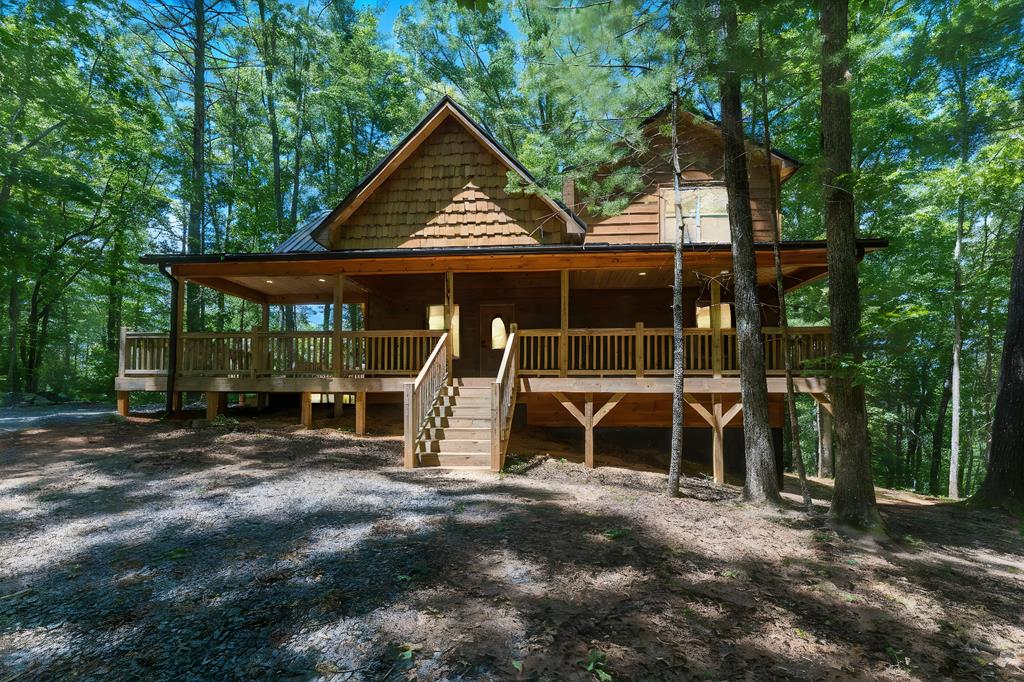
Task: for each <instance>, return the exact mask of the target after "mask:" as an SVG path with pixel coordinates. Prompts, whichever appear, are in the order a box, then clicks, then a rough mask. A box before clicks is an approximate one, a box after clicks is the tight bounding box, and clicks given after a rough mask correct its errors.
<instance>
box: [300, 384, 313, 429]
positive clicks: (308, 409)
mask: <svg viewBox="0 0 1024 682" xmlns="http://www.w3.org/2000/svg"><path fill="white" fill-rule="evenodd" d="M301 396H302V397H301V401H302V402H301V404H300V408H299V422H300V423H301V424H302V425H303V426H304V427H305V428H307V429H311V428H313V394H312V393H310V392H308V391H303V392H302V394H301Z"/></svg>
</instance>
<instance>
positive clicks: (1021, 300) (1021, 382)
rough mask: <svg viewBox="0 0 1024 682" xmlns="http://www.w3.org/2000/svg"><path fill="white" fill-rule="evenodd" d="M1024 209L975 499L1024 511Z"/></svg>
mask: <svg viewBox="0 0 1024 682" xmlns="http://www.w3.org/2000/svg"><path fill="white" fill-rule="evenodd" d="M1022 414H1024V209H1022V210H1021V215H1020V224H1019V226H1018V229H1017V249H1016V254H1015V256H1014V259H1013V270H1012V271H1011V275H1010V303H1009V307H1008V310H1007V317H1006V336H1005V337H1004V338H1003V360H1002V364H1001V366H1000V371H999V387H998V389H997V393H996V407H995V416H994V417H993V421H992V445H991V446H990V447H989V453H988V474H987V475H986V476H985V481H984V483H982V484H981V488H980V489H979V490H978V494H977V495H976V496H975V497H976V499H978V500H979V501H982V502H984V503H985V504H992V505H996V506H1000V507H1004V508H1006V509H1009V510H1011V511H1014V512H1017V513H1019V512H1021V511H1022V510H1024V419H1021V415H1022Z"/></svg>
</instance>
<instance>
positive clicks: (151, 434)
mask: <svg viewBox="0 0 1024 682" xmlns="http://www.w3.org/2000/svg"><path fill="white" fill-rule="evenodd" d="M161 429H162V427H158V426H153V427H149V428H142V429H139V430H138V431H124V432H120V431H116V430H115V431H116V433H119V434H121V435H119V436H117V438H122V439H123V440H125V441H126V444H123V449H122V450H121V451H120V452H111V451H108V450H107V448H110V447H111V446H110V439H109V438H112V437H108V440H104V441H97V442H95V443H94V445H95V448H96V450H101V451H102V452H97V451H94V450H91V449H90V448H89V447H84V446H82V447H80V446H76V448H78V449H77V450H76V452H75V453H74V454H68V453H65V452H58V453H56V454H53V457H55V458H56V459H57V460H58V463H59V464H60V465H62V466H63V465H70V466H72V467H74V471H75V472H76V473H78V474H80V475H81V476H82V477H83V478H84V479H86V482H84V483H83V484H82V485H86V484H87V481H88V480H89V477H95V478H97V479H100V480H106V479H107V477H115V478H116V479H117V481H118V484H117V486H116V488H115V489H114V490H109V491H107V492H108V493H109V494H110V495H111V498H112V499H111V500H110V501H104V500H103V494H105V493H104V492H103V491H99V489H98V488H97V489H90V488H88V487H87V485H86V487H87V489H85V490H81V491H79V490H76V489H75V488H69V489H66V490H62V491H61V492H60V496H59V497H58V498H56V499H49V500H48V499H43V498H45V496H46V495H47V494H48V493H47V492H46V491H47V490H48V488H46V487H45V486H44V487H43V488H36V489H33V488H31V487H28V488H26V487H23V486H22V485H21V484H18V485H16V486H15V488H16V491H17V492H16V494H17V495H22V496H28V497H32V498H33V499H34V501H36V502H38V504H39V508H40V509H41V510H42V515H41V516H40V517H37V519H36V520H37V521H39V522H40V524H41V525H40V527H38V528H34V529H31V531H30V532H29V534H28V537H27V538H25V537H22V536H21V533H20V531H17V532H10V533H9V532H8V531H7V530H4V529H0V543H2V545H0V546H3V547H5V548H9V547H11V546H14V545H16V544H17V542H16V541H18V540H26V539H28V540H32V539H38V540H39V541H40V542H47V543H49V546H48V550H47V551H46V552H41V553H39V554H37V555H35V556H34V559H35V561H34V563H33V562H27V563H25V564H23V567H22V568H19V569H14V570H9V569H7V568H4V570H3V573H2V578H0V580H2V582H0V598H3V599H4V601H3V602H0V603H2V604H3V606H4V608H3V610H2V611H0V665H3V666H5V667H6V668H7V671H8V672H10V674H11V675H15V676H18V675H23V676H25V677H88V676H106V677H112V678H120V679H129V678H135V677H143V678H149V679H152V678H161V679H182V678H190V677H198V678H222V679H235V678H237V679H253V678H275V679H280V678H289V677H291V678H295V679H311V678H315V677H326V678H335V679H339V680H345V679H352V678H354V679H374V680H377V679H394V680H397V679H404V677H405V675H406V674H407V673H415V674H416V675H418V676H419V677H420V679H437V678H448V679H515V678H522V679H543V680H548V679H560V680H562V679H566V680H572V679H579V680H592V679H595V673H594V672H593V671H594V670H601V671H603V672H605V673H607V674H609V675H612V676H614V677H615V678H616V679H645V680H648V679H666V680H669V679H672V680H675V679H688V678H712V679H722V678H731V677H753V678H755V679H758V678H760V679H763V678H768V677H771V678H779V679H819V678H822V677H837V676H838V677H846V676H849V677H855V676H860V675H864V674H868V675H869V676H870V675H871V674H877V673H880V672H885V673H886V674H891V675H892V676H897V677H898V676H900V675H904V674H907V675H909V674H913V675H916V676H922V677H935V676H963V675H967V674H980V673H982V672H990V671H991V668H988V669H986V668H985V667H984V665H983V664H982V663H979V662H978V660H977V652H978V645H979V644H983V642H979V641H978V640H977V638H976V636H975V635H974V634H973V633H972V632H965V631H961V630H956V628H952V629H951V628H946V629H943V628H942V627H938V628H936V627H935V626H934V623H935V622H938V621H942V622H948V623H958V622H960V621H959V618H960V616H961V615H962V614H961V613H960V608H961V607H960V606H959V605H958V604H950V603H948V602H945V601H939V600H938V596H939V595H941V594H942V593H943V591H946V590H948V589H949V584H948V583H949V578H950V577H949V576H947V575H943V574H941V573H935V572H934V571H933V570H932V569H934V567H935V566H936V565H937V564H936V561H935V560H934V559H933V558H932V557H930V555H928V554H926V553H925V552H924V551H921V552H919V553H918V554H913V553H908V552H903V550H902V549H900V551H899V552H892V551H888V550H885V549H884V548H883V549H881V550H878V552H876V553H875V554H872V555H871V556H869V557H868V558H867V559H865V558H864V555H865V554H866V553H867V554H871V553H870V552H869V551H868V550H865V549H864V548H862V547H860V546H858V545H855V544H851V543H848V542H847V541H845V540H844V539H843V538H840V537H838V536H836V535H835V534H834V533H826V532H825V531H823V530H822V529H820V528H818V527H817V526H815V525H814V524H809V525H807V526H806V527H804V526H801V525H800V524H796V525H795V527H793V528H786V527H785V526H783V525H782V524H780V523H776V522H775V521H774V520H772V519H771V518H769V520H768V521H766V522H765V521H764V518H763V517H764V515H761V514H750V513H747V512H745V511H744V510H743V509H742V508H741V507H740V506H738V505H737V504H736V491H735V490H732V489H728V488H726V489H725V490H726V491H728V495H725V496H723V497H721V498H713V497H711V498H708V500H702V501H701V500H696V499H689V500H684V501H672V500H667V499H665V498H664V497H663V496H662V495H661V494H660V490H655V489H652V488H651V487H649V486H648V485H647V484H646V483H643V485H641V484H636V483H635V481H634V484H633V485H632V487H630V483H629V482H630V481H631V480H633V479H632V478H630V477H628V476H627V477H625V478H624V479H622V480H624V481H625V483H626V485H619V484H618V483H617V482H616V481H617V480H618V479H617V478H616V476H615V472H610V471H606V472H603V473H594V472H592V473H594V475H592V476H580V475H578V472H574V471H568V470H567V469H565V468H563V470H566V471H567V473H565V477H564V479H563V478H558V477H557V476H550V475H548V474H550V472H545V477H543V478H531V477H530V476H529V475H527V476H509V477H504V478H498V477H494V476H491V475H486V474H480V475H461V476H460V475H452V474H448V473H443V472H438V471H413V472H410V471H403V470H401V469H400V468H398V466H397V465H398V463H399V462H400V444H398V443H394V442H390V441H385V442H378V443H374V442H373V441H367V440H365V439H352V438H345V437H336V436H329V437H328V436H327V435H326V434H319V435H318V434H315V433H314V434H278V433H257V434H241V435H240V436H235V435H231V434H221V435H216V434H212V433H210V434H205V435H202V434H200V437H199V440H197V436H196V435H195V434H192V435H189V434H182V433H177V431H173V430H172V431H168V432H165V431H163V430H161ZM100 431H102V429H100ZM129 437H130V440H129ZM204 438H205V439H207V440H203V439H204ZM60 442H61V441H60V439H59V438H55V439H54V441H53V442H52V443H49V444H46V445H44V447H57V446H58V445H59V443H60ZM197 449H198V450H200V451H203V452H207V453H208V457H209V458H210V459H208V460H207V459H201V460H192V459H189V458H187V457H186V458H185V459H184V460H180V461H177V460H175V459H174V457H173V453H175V452H179V451H181V450H187V451H190V452H191V451H194V450H197ZM37 452H38V451H37ZM24 458H28V459H31V458H32V450H31V449H23V450H20V451H19V452H18V453H16V454H15V457H14V461H11V462H9V463H10V464H11V466H12V467H13V468H14V469H16V470H19V471H21V470H22V467H23V466H24V464H25V462H24V461H23V459H24ZM103 458H107V461H99V460H101V459H103ZM156 461H164V462H167V461H170V462H172V464H170V465H159V466H157V465H156V463H155V462H156ZM7 463H8V462H5V464H7ZM5 469H6V467H5ZM598 471H599V472H600V470H598ZM529 473H530V474H533V473H538V474H539V473H540V472H538V471H531V472H529ZM5 476H6V473H5ZM620 478H622V477H620ZM686 483H687V491H690V492H694V493H701V492H702V490H703V489H704V488H713V487H714V486H713V485H712V484H708V483H706V482H702V481H697V480H694V479H688V480H687V482H686ZM13 489H14V488H8V489H4V490H3V491H2V493H0V495H7V494H8V493H10V491H11V490H13ZM601 496H604V497H601ZM616 496H620V497H621V496H628V497H629V498H630V501H629V502H625V501H623V502H621V503H618V502H616V501H615V500H616ZM693 497H694V498H696V497H697V494H694V495H693ZM606 498H610V499H611V502H609V501H608V499H606ZM0 499H2V498H0ZM715 500H718V501H715ZM638 510H639V513H638ZM733 514H735V516H734V515H733ZM886 514H887V520H889V521H890V523H892V522H893V521H892V519H893V518H894V517H898V518H897V523H898V524H904V523H905V524H907V527H908V528H911V529H912V528H917V526H916V525H914V524H915V522H914V521H913V520H912V519H906V518H905V517H904V516H903V514H904V512H903V511H902V510H898V509H896V510H887V512H886ZM50 515H52V516H53V517H54V518H53V519H52V520H51V519H49V518H48V516H50ZM709 515H711V516H716V517H718V519H720V520H721V521H722V522H723V523H724V524H725V526H724V527H725V528H726V529H729V528H731V532H733V533H734V537H735V540H734V542H735V543H737V544H738V545H742V544H743V543H745V542H755V541H761V542H763V541H764V540H763V539H762V536H768V537H769V538H772V537H775V538H777V539H776V540H774V542H776V543H777V542H779V539H781V541H783V542H786V543H790V544H788V545H783V546H772V545H769V546H767V547H756V548H753V549H751V550H747V549H745V548H743V547H742V546H738V547H736V548H733V549H731V550H729V549H722V548H721V547H719V546H717V545H716V546H715V547H710V546H709V545H708V543H707V531H706V530H705V529H703V528H702V527H701V526H700V524H701V523H702V519H706V518H708V516H709ZM793 516H794V515H785V516H783V517H778V518H783V519H785V520H786V521H787V522H788V520H789V519H790V518H792V517H793ZM68 519H72V520H75V521H77V522H79V523H82V524H88V523H90V522H91V523H93V524H94V526H91V527H88V528H86V529H85V530H84V531H83V533H84V535H83V536H81V537H75V538H71V539H70V541H67V542H64V541H58V540H53V539H51V538H44V537H43V535H44V532H45V530H46V529H47V528H48V527H49V526H56V525H58V524H60V523H64V522H65V521H66V520H68ZM666 520H667V521H668V523H667V525H668V526H669V527H670V529H671V530H673V531H678V532H671V533H670V532H666V531H665V524H662V523H660V522H662V521H666ZM776 530H777V533H782V535H774V536H773V532H776ZM86 531H89V532H86ZM915 537H920V533H919V532H917V533H915ZM769 542H773V541H772V540H769ZM758 549H764V550H766V551H758ZM1017 549H1019V547H1018V548H1017ZM879 552H880V553H881V555H884V556H883V558H882V559H877V556H878V555H879ZM904 555H906V557H905V558H904ZM894 557H895V558H894ZM868 559H872V560H877V561H883V562H885V563H887V564H888V565H889V568H887V569H885V570H889V571H891V572H890V573H888V574H887V573H885V570H882V571H880V572H879V575H881V576H882V579H883V581H884V580H886V579H888V582H891V583H893V584H894V585H895V584H897V582H898V580H899V578H900V577H902V576H901V573H903V572H904V571H905V572H906V573H907V576H906V577H907V579H909V580H910V581H912V587H913V590H912V592H913V594H914V595H917V596H918V597H920V598H921V599H924V598H925V597H926V596H927V597H928V598H929V599H931V600H932V601H935V602H937V606H934V607H933V608H932V609H931V611H932V612H931V613H930V614H929V615H928V617H927V618H917V617H916V616H915V614H914V613H912V612H910V611H909V610H908V609H906V608H893V605H892V604H891V603H889V602H888V601H887V600H886V598H884V597H883V596H879V594H881V593H877V592H878V590H877V589H876V588H875V587H874V585H875V583H877V582H878V577H877V576H874V575H872V576H868V575H867V574H866V573H865V571H864V569H863V568H862V567H861V565H860V563H858V562H862V563H863V562H867V561H868ZM850 561H853V562H854V563H853V564H851V563H849V562H850ZM900 561H902V562H904V563H903V564H902V565H901V564H900V563H898V562H900ZM912 562H919V564H920V565H917V566H914V565H911V564H912ZM957 570H958V571H962V572H963V573H962V575H959V576H957V577H956V579H958V580H969V579H971V578H973V580H974V582H975V584H976V585H977V587H976V589H977V590H978V593H977V595H976V598H975V599H973V600H972V602H973V603H972V606H978V604H980V603H981V602H982V601H983V599H982V597H983V596H984V590H985V584H986V583H985V582H984V580H982V578H985V579H989V578H991V569H990V567H988V566H984V565H980V566H977V567H976V568H975V569H973V571H974V573H973V574H972V573H970V572H969V571H968V569H966V568H958V569H957ZM22 591H24V592H23V593H22V594H20V595H19V592H22ZM12 594H13V595H16V596H13V597H10V596H9V595H12ZM1000 594H1003V595H1007V596H1010V595H1013V594H1015V595H1016V597H1017V599H1018V603H1019V599H1020V597H1021V596H1024V589H1021V585H1020V584H1019V581H1018V583H1017V584H1016V587H1014V584H1013V581H1012V580H1006V581H1004V584H1001V585H1000ZM986 617H987V618H991V619H995V620H997V621H999V622H1004V623H1013V622H1017V624H1018V625H1019V618H1020V615H1019V613H1018V614H1017V621H1015V620H1014V617H1013V614H1012V613H1011V612H1010V611H1009V605H1008V604H1004V605H1001V606H1000V607H999V608H995V609H993V608H990V609H989V610H988V611H987V613H986ZM951 633H952V634H951ZM957 638H959V639H957ZM513 662H516V663H518V664H519V666H520V667H521V669H522V670H521V672H520V671H518V670H517V668H516V666H515V665H514V664H513ZM588 664H589V666H590V668H591V670H589V671H588V670H587V669H586V668H587V666H588ZM7 676H10V675H7ZM5 678H6V677H5Z"/></svg>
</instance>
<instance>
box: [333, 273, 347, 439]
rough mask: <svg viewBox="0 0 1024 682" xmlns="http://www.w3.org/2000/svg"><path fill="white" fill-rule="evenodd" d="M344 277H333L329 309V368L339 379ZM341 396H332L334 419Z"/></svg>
mask: <svg viewBox="0 0 1024 682" xmlns="http://www.w3.org/2000/svg"><path fill="white" fill-rule="evenodd" d="M344 305H345V276H344V275H342V274H340V273H339V274H337V275H335V276H334V304H333V306H332V308H331V312H332V313H333V318H334V325H333V330H332V331H333V332H334V335H333V337H332V339H331V366H332V368H333V370H334V376H336V377H340V376H342V374H343V371H342V361H343V360H344V353H343V348H342V343H343V339H342V336H341V333H342V331H343V330H344V326H345V314H344V313H345V308H344ZM342 405H343V401H342V394H341V393H335V394H334V407H332V408H331V410H332V414H333V416H334V418H335V419H339V418H340V417H341V412H342Z"/></svg>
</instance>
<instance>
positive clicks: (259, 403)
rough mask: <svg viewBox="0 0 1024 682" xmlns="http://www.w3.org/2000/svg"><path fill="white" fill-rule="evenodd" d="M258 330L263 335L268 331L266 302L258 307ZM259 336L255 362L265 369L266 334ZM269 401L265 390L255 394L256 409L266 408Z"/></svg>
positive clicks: (268, 313)
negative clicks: (257, 354) (257, 355)
mask: <svg viewBox="0 0 1024 682" xmlns="http://www.w3.org/2000/svg"><path fill="white" fill-rule="evenodd" d="M260 331H261V332H263V334H264V335H265V334H266V333H267V332H269V331H270V304H269V303H266V302H264V303H263V304H262V306H261V309H260ZM261 338H262V340H261V342H260V343H259V344H257V351H258V352H259V353H260V357H259V360H258V362H257V363H255V364H256V366H257V367H258V368H259V369H260V370H263V369H266V368H265V367H264V364H265V363H266V361H267V344H266V336H263V337H261ZM269 402H270V401H269V400H268V399H267V394H266V393H265V392H264V393H257V394H256V407H257V408H258V409H260V410H265V409H267V405H268V404H269Z"/></svg>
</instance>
